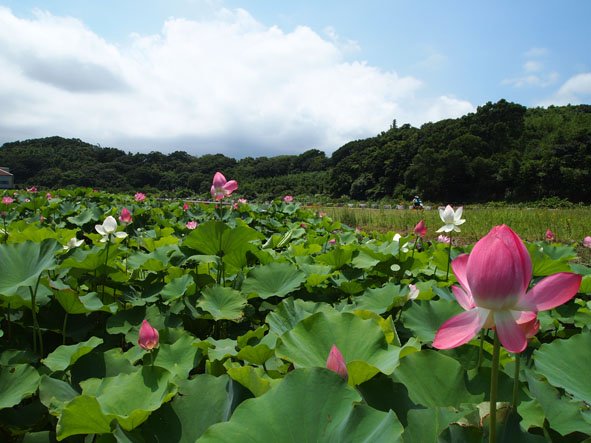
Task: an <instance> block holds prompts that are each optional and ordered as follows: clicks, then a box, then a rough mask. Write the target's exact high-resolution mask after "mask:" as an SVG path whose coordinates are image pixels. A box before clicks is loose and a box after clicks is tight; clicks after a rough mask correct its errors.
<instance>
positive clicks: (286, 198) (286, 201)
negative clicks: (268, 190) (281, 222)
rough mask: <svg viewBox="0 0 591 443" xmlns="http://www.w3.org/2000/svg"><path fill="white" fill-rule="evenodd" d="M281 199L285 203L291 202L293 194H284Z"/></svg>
mask: <svg viewBox="0 0 591 443" xmlns="http://www.w3.org/2000/svg"><path fill="white" fill-rule="evenodd" d="M283 201H284V202H285V203H291V202H292V201H293V196H291V195H286V196H285V197H283Z"/></svg>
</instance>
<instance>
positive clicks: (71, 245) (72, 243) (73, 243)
mask: <svg viewBox="0 0 591 443" xmlns="http://www.w3.org/2000/svg"><path fill="white" fill-rule="evenodd" d="M82 243H84V240H78V239H77V238H76V237H72V238H71V239H70V240H68V243H66V244H65V245H64V249H65V250H66V251H68V250H70V249H73V248H77V247H78V246H80V245H81V244H82Z"/></svg>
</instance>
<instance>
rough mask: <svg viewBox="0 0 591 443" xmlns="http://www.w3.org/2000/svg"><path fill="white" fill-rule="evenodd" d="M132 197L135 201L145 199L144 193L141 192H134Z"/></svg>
mask: <svg viewBox="0 0 591 443" xmlns="http://www.w3.org/2000/svg"><path fill="white" fill-rule="evenodd" d="M133 198H134V200H135V201H136V202H143V201H144V200H145V199H146V194H144V193H143V192H136V193H135V195H134V196H133Z"/></svg>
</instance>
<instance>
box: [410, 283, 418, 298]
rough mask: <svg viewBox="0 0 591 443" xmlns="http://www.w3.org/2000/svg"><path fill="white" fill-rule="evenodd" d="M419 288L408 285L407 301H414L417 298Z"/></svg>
mask: <svg viewBox="0 0 591 443" xmlns="http://www.w3.org/2000/svg"><path fill="white" fill-rule="evenodd" d="M419 292H420V291H419V288H417V287H416V286H415V285H412V284H411V285H408V299H409V300H414V299H416V298H417V297H418V296H419Z"/></svg>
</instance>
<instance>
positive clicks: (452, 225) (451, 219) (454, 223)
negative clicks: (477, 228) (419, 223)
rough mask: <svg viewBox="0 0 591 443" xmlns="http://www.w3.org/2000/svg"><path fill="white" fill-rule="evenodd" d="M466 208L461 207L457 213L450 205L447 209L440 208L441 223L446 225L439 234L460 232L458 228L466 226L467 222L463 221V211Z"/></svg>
mask: <svg viewBox="0 0 591 443" xmlns="http://www.w3.org/2000/svg"><path fill="white" fill-rule="evenodd" d="M463 210H464V208H463V207H462V206H460V207H459V208H458V209H456V210H455V211H454V210H453V208H452V207H451V206H450V205H447V206H446V207H445V209H441V208H439V217H440V218H441V221H442V222H443V223H445V225H443V226H442V227H441V228H439V229H438V230H437V232H452V231H454V232H460V228H458V226H460V225H462V224H464V222H465V221H466V220H464V219H462V211H463Z"/></svg>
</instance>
